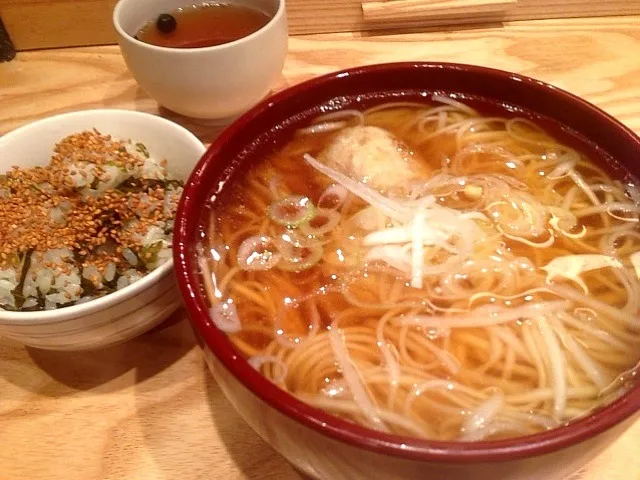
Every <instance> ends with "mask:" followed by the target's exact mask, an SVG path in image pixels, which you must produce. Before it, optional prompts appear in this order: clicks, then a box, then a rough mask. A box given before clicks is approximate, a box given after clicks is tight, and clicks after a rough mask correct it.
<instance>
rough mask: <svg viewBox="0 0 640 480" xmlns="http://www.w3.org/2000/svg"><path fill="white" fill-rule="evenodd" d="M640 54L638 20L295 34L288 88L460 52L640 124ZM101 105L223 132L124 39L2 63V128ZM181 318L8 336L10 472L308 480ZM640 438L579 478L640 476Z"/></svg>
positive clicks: (4, 388) (3, 359)
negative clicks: (43, 336) (171, 103)
mask: <svg viewBox="0 0 640 480" xmlns="http://www.w3.org/2000/svg"><path fill="white" fill-rule="evenodd" d="M637 52H640V18H638V17H619V18H607V19H583V20H571V21H536V22H519V23H510V24H506V25H505V26H504V28H502V27H496V28H479V29H469V30H453V29H448V30H445V31H439V32H431V33H419V34H418V33H416V34H411V33H405V34H386V35H378V36H367V35H361V34H334V35H316V36H310V37H300V38H292V39H291V41H290V54H289V57H288V58H287V63H286V65H285V69H284V71H283V74H282V76H281V78H280V80H279V82H278V85H277V86H276V88H277V89H280V88H284V87H286V86H288V85H291V84H294V83H298V82H300V81H303V80H306V79H309V78H312V77H314V76H316V75H319V74H323V73H328V72H331V71H334V70H336V69H341V68H346V67H351V66H356V65H364V64H371V63H378V62H390V61H401V60H441V61H457V62H465V63H472V64H476V65H484V66H491V67H496V68H502V69H506V70H511V71H516V72H520V73H523V74H526V75H530V76H533V77H536V78H538V79H541V80H545V81H547V82H551V83H553V84H554V85H557V86H559V87H562V88H564V89H567V90H569V91H571V92H573V93H576V94H578V95H581V96H583V97H584V98H586V99H588V100H590V101H592V102H593V103H595V104H597V105H598V106H600V107H602V108H603V109H604V110H606V111H607V112H609V113H611V114H612V115H614V116H616V117H617V118H619V119H620V120H621V121H622V122H624V123H625V124H626V125H628V126H629V127H631V128H632V129H634V130H635V131H636V132H640V55H638V53H637ZM94 107H109V108H116V107H118V108H128V109H133V110H140V111H147V112H152V113H159V114H161V115H163V116H167V117H169V118H172V119H174V120H177V121H178V122H180V123H183V124H184V125H186V126H187V127H189V128H191V129H192V130H194V131H195V132H196V133H197V134H198V135H199V136H200V137H201V138H202V139H203V140H205V141H211V140H212V139H213V138H214V137H215V135H216V133H217V130H216V129H215V128H213V127H210V126H208V125H206V123H205V122H194V121H191V120H189V119H185V118H183V117H179V116H176V115H173V114H171V113H170V112H167V111H165V110H159V109H158V107H157V105H156V103H155V102H154V101H153V100H151V99H150V98H149V97H148V96H147V95H146V94H145V93H144V92H143V91H141V90H140V89H139V88H138V87H137V85H136V83H135V81H134V80H133V79H132V78H131V75H130V74H129V73H128V72H127V70H126V67H125V66H124V63H123V61H122V58H121V56H120V54H119V52H118V49H117V47H93V48H75V49H65V50H50V51H39V52H22V53H19V54H18V57H17V58H16V60H14V61H13V62H10V63H7V64H0V133H5V132H7V131H9V130H11V129H13V128H15V127H18V126H20V125H23V124H25V123H27V122H30V121H33V120H36V119H38V118H42V117H45V116H48V115H53V114H56V113H61V112H68V111H72V110H78V109H86V108H94ZM172 321H173V323H171V322H170V323H169V324H168V325H167V324H165V326H164V327H163V328H161V329H157V330H156V331H154V332H151V333H149V334H147V335H145V336H143V337H141V338H139V339H137V340H134V341H132V342H129V343H126V344H124V345H120V346H117V347H113V348H109V349H106V350H102V351H98V352H92V353H50V352H42V351H37V350H33V349H26V348H23V347H20V346H16V345H11V344H9V343H8V342H7V341H6V340H0V445H1V447H0V480H200V479H214V480H218V479H225V480H270V479H273V480H302V478H301V477H300V475H299V474H297V473H296V472H295V471H294V470H293V469H292V468H291V467H290V466H288V465H287V464H286V463H285V461H284V460H283V459H282V458H280V457H279V456H278V455H277V454H276V453H274V452H273V451H272V450H271V449H270V448H269V447H268V446H267V445H265V444H264V442H262V441H261V440H260V439H259V438H257V437H256V436H255V435H254V434H253V433H252V432H251V430H250V429H249V427H247V426H246V425H245V424H244V423H243V421H242V420H241V419H240V418H239V416H238V415H237V414H235V412H234V411H233V409H232V408H231V406H230V405H229V404H228V403H227V401H226V400H225V399H224V398H223V396H222V394H221V392H220V390H219V389H218V387H217V386H216V385H215V383H214V382H213V380H212V379H211V377H210V376H209V375H208V374H207V373H206V371H205V366H204V362H203V360H202V357H201V354H200V352H199V351H198V349H197V348H196V346H195V342H194V339H193V336H192V333H191V331H190V329H189V327H188V325H187V323H186V321H185V320H184V312H183V311H179V312H178V313H177V314H176V315H175V316H174V317H173V319H172ZM638 445H640V423H636V425H635V426H634V427H633V428H632V429H631V430H629V431H628V432H627V433H626V434H625V435H624V436H623V437H622V438H620V439H619V440H618V441H617V442H616V443H615V444H614V445H612V446H611V447H610V448H609V449H608V450H607V451H606V452H605V453H604V454H602V455H601V456H600V457H598V458H596V459H594V461H593V463H592V464H591V465H589V466H586V467H585V468H584V470H583V471H582V472H579V473H577V474H576V475H575V476H574V477H572V480H640V456H639V455H638ZM385 480H386V479H385ZM496 480H499V479H496ZM541 480H544V479H541Z"/></svg>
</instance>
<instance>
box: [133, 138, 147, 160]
mask: <svg viewBox="0 0 640 480" xmlns="http://www.w3.org/2000/svg"><path fill="white" fill-rule="evenodd" d="M136 150H137V151H138V152H140V153H141V154H142V155H144V156H145V158H149V150H147V147H146V146H145V144H144V143H140V142H138V143H136Z"/></svg>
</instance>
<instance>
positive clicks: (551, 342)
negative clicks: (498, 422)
mask: <svg viewBox="0 0 640 480" xmlns="http://www.w3.org/2000/svg"><path fill="white" fill-rule="evenodd" d="M536 324H537V325H538V330H539V331H540V335H541V336H542V339H543V341H544V343H545V346H546V347H547V359H548V360H549V363H550V365H551V378H552V379H553V413H554V414H555V416H556V418H558V419H561V418H564V414H565V409H566V407H567V367H566V364H565V362H566V360H565V357H564V352H563V351H562V349H561V348H560V344H559V343H558V339H557V338H556V335H555V333H554V331H553V329H552V328H551V326H550V325H549V322H548V321H547V319H546V318H545V317H543V316H541V317H539V318H538V319H537V322H536Z"/></svg>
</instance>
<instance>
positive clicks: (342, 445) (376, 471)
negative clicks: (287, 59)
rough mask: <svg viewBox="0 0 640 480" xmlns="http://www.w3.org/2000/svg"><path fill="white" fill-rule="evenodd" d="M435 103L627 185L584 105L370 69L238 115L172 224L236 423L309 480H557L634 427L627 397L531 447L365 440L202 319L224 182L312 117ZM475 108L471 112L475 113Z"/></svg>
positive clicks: (197, 321) (421, 72)
mask: <svg viewBox="0 0 640 480" xmlns="http://www.w3.org/2000/svg"><path fill="white" fill-rule="evenodd" d="M434 93H438V94H441V95H448V96H450V97H452V98H456V99H459V100H460V99H461V100H462V101H464V102H465V103H468V104H470V105H472V106H473V104H475V103H481V104H482V107H483V108H484V109H485V111H487V112H492V113H498V114H501V115H503V116H514V115H518V116H527V117H530V118H532V119H534V120H535V121H536V123H538V124H540V125H541V126H542V127H544V128H545V129H547V130H548V131H550V132H551V133H552V134H554V135H556V136H557V137H558V138H560V139H561V140H562V141H563V142H564V143H567V144H570V145H572V146H574V147H576V148H579V149H581V150H582V151H585V152H587V153H588V154H590V155H592V156H593V157H594V158H596V159H598V158H605V157H606V158H608V157H609V156H610V157H612V158H615V159H618V160H619V161H621V162H627V163H626V165H625V167H626V170H627V171H630V172H631V173H632V174H634V175H635V176H636V177H637V176H639V175H638V174H639V173H640V171H639V170H640V168H639V166H640V140H639V139H638V137H637V136H636V135H635V134H634V133H633V132H632V131H630V130H629V129H628V128H626V127H624V126H623V125H622V124H620V123H619V122H617V121H616V120H615V119H613V118H612V117H610V116H609V115H607V114H606V113H604V112H602V111H601V110H599V109H597V108H596V107H594V106H593V105H591V104H589V103H587V102H585V101H583V100H581V99H579V98H577V97H575V96H573V95H571V94H569V93H567V92H564V91H561V90H559V89H557V88H555V87H553V86H550V85H547V84H544V83H542V82H539V81H537V80H534V79H531V78H527V77H523V76H520V75H515V74H511V73H507V72H502V71H497V70H491V69H486V68H480V67H474V66H466V65H456V64H436V63H415V64H414V63H404V64H387V65H375V66H368V67H362V68H356V69H352V70H347V71H344V72H339V73H335V74H331V75H327V76H324V77H319V78H317V79H314V80H311V81H309V82H306V83H303V84H300V85H297V86H294V87H292V88H289V89H288V90H285V91H283V92H281V93H279V94H277V95H276V96H275V97H272V98H271V99H269V100H268V101H265V102H263V103H261V104H259V105H258V106H257V107H255V108H253V109H252V110H250V111H249V112H248V113H246V114H245V115H244V116H242V117H241V118H240V119H238V120H237V121H236V122H235V123H234V124H233V125H231V126H230V127H229V128H228V129H227V130H226V131H225V132H223V134H222V135H221V136H220V137H219V138H218V139H217V141H216V142H215V143H214V144H213V145H212V146H211V147H210V148H209V150H208V151H207V153H206V154H205V155H204V157H203V158H202V160H201V161H200V163H199V164H198V166H197V167H196V169H195V171H194V173H193V174H192V176H191V177H190V179H189V181H188V183H187V185H186V188H185V193H184V195H183V197H182V201H181V204H180V206H179V209H178V214H177V219H176V238H175V242H174V262H175V265H176V272H177V276H178V279H179V286H180V289H181V292H182V296H183V298H184V300H185V302H186V306H187V309H188V312H189V315H190V318H191V321H192V323H193V327H194V331H195V332H196V335H197V338H198V340H199V342H200V344H201V346H202V348H203V350H204V356H205V359H206V362H207V364H208V366H209V367H210V369H211V371H212V372H213V375H214V377H215V378H216V380H217V381H218V383H219V384H220V386H221V388H222V390H223V391H224V393H225V395H226V396H227V397H228V399H229V400H230V402H231V403H232V404H233V406H234V407H235V408H236V409H237V411H238V412H239V413H240V415H241V416H242V417H243V418H244V419H245V420H246V422H247V423H248V424H249V425H250V426H251V427H252V428H253V429H254V430H255V431H256V432H257V433H258V434H259V435H260V436H261V437H262V438H263V439H264V440H265V441H266V442H267V443H268V444H269V445H271V446H272V447H273V448H275V449H276V450H277V451H278V452H280V453H281V454H282V455H283V456H284V457H285V458H286V459H287V460H288V461H289V462H291V463H292V464H293V465H294V466H295V467H296V468H297V469H299V470H300V471H301V472H304V473H305V474H306V475H308V476H310V477H311V478H314V479H321V480H375V479H384V480H386V479H394V480H423V479H426V478H433V479H447V480H458V479H459V480H462V479H465V480H466V479H469V478H473V479H474V480H489V479H490V480H498V479H504V480H540V479H545V480H560V479H563V478H566V477H567V476H568V475H570V474H572V473H573V472H575V471H576V470H578V469H579V468H581V467H582V466H584V465H585V464H586V463H587V462H588V461H589V460H590V459H592V458H594V457H595V456H596V455H597V454H598V453H599V452H600V451H602V450H603V449H604V448H606V447H607V446H609V445H610V444H611V443H612V442H613V441H614V440H615V439H616V438H617V437H618V436H620V435H621V434H622V433H623V432H624V431H625V430H626V429H627V428H628V427H629V426H630V425H631V424H632V423H633V421H634V420H635V419H636V418H637V416H636V412H637V411H638V409H639V408H640V388H639V387H638V386H637V385H635V386H632V387H630V388H629V389H628V391H626V392H625V393H624V394H623V395H621V396H619V398H618V399H617V400H615V401H613V402H612V403H610V404H608V405H607V406H605V407H603V408H601V409H599V410H596V411H593V412H592V413H590V414H589V415H587V416H585V417H584V418H581V419H579V420H576V421H574V422H572V423H570V424H569V425H566V426H562V427H559V428H556V429H552V430H548V431H545V432H543V433H538V434H534V435H528V436H522V437H516V438H511V439H506V440H496V441H478V442H444V441H429V440H421V439H416V438H410V437H404V436H397V435H392V434H387V433H382V432H378V431H373V430H370V429H367V428H364V427H362V426H359V425H356V424H354V423H351V422H348V421H345V420H342V419H339V418H337V417H334V416H332V415H330V414H327V413H325V412H323V411H321V410H318V409H316V408H313V407H311V406H309V405H307V404H305V403H303V402H301V401H299V400H297V399H296V398H294V397H293V396H292V395H290V394H288V393H286V392H284V391H283V390H281V389H279V388H278V387H277V386H276V385H275V384H273V383H271V382H270V381H268V380H267V379H266V378H265V377H263V376H262V375H260V374H259V373H258V372H256V370H254V369H253V368H252V367H251V366H250V365H249V363H248V362H247V361H246V360H245V359H244V358H243V357H242V355H241V354H240V352H239V351H238V350H237V349H236V348H235V347H234V346H233V344H232V343H231V342H230V341H229V339H228V338H227V336H226V335H225V333H223V332H222V331H221V330H219V329H218V328H217V327H216V326H215V325H214V323H213V322H212V319H211V317H210V315H209V308H208V302H207V297H206V295H205V294H204V293H203V291H204V290H203V285H202V284H201V277H200V269H199V267H198V261H197V255H198V242H199V240H200V238H201V236H200V235H201V231H202V215H203V205H205V204H207V203H208V202H212V204H213V207H214V208H215V206H216V202H217V201H218V199H219V198H220V197H221V196H222V195H224V193H225V191H226V189H227V188H228V181H229V179H233V177H234V175H236V174H237V173H238V172H241V171H242V170H243V169H247V168H251V167H252V166H253V165H256V164H257V163H258V162H259V161H260V160H261V159H262V158H264V156H265V155H268V154H269V153H270V152H272V151H273V149H274V146H275V148H278V146H282V145H284V144H285V143H286V142H287V141H288V140H289V139H291V138H292V136H293V132H294V131H295V130H296V129H298V128H300V127H301V126H305V125H308V123H309V121H310V120H311V119H312V118H314V117H316V116H318V115H319V114H320V113H322V112H326V111H331V110H334V109H336V108H367V107H369V106H371V105H376V104H379V103H382V102H384V101H405V100H409V101H416V100H420V99H423V98H425V97H426V98H428V97H429V96H430V95H432V94H434ZM479 106H480V105H479Z"/></svg>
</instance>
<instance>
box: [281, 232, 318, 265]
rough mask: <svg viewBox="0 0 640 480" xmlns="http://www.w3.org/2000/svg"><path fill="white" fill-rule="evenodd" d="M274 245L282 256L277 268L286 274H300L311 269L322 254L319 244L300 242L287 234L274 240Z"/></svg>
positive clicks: (306, 240) (306, 241)
mask: <svg viewBox="0 0 640 480" xmlns="http://www.w3.org/2000/svg"><path fill="white" fill-rule="evenodd" d="M275 243H276V245H277V247H278V250H280V253H281V254H282V260H280V262H279V263H278V268H279V269H281V270H285V271H288V272H301V271H302V270H307V269H308V268H311V267H312V266H314V265H315V264H316V263H318V262H319V261H320V259H321V258H322V255H323V253H324V252H323V249H322V245H321V244H320V243H319V242H313V241H309V240H308V239H305V241H304V242H300V241H298V240H297V239H296V238H295V237H294V236H293V235H290V234H289V233H284V234H282V235H281V236H280V237H278V238H276V240H275Z"/></svg>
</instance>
